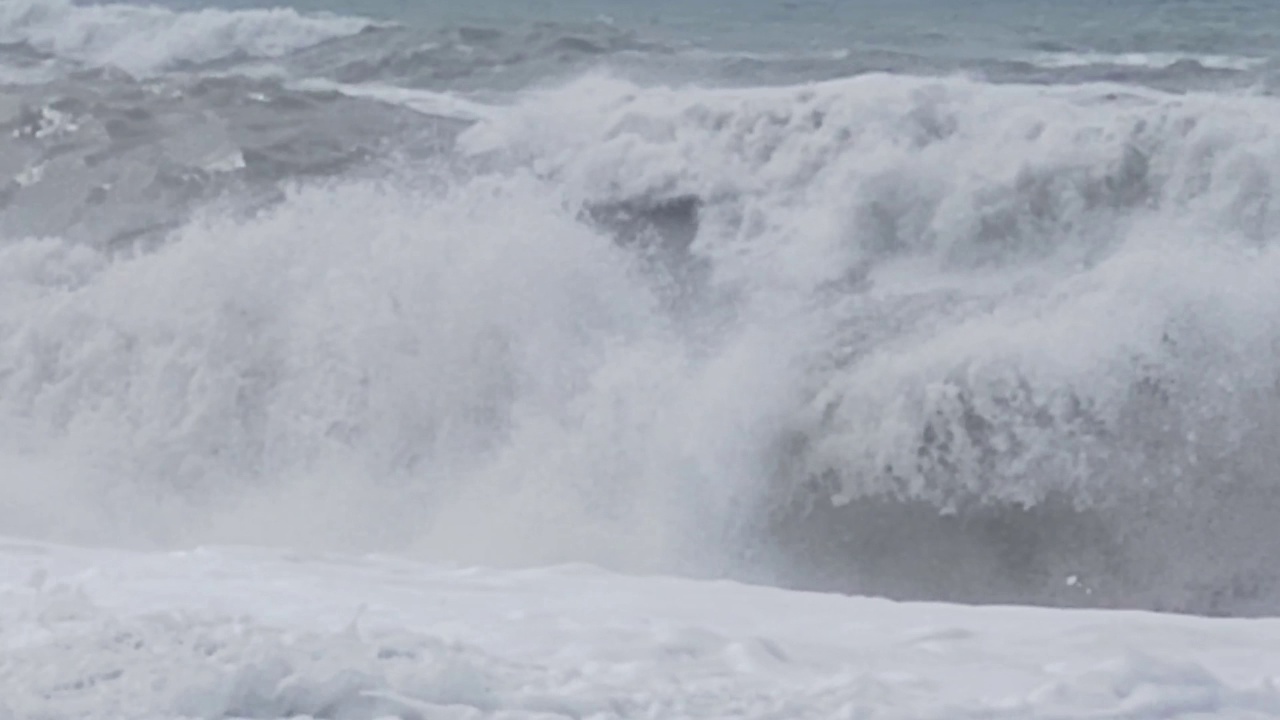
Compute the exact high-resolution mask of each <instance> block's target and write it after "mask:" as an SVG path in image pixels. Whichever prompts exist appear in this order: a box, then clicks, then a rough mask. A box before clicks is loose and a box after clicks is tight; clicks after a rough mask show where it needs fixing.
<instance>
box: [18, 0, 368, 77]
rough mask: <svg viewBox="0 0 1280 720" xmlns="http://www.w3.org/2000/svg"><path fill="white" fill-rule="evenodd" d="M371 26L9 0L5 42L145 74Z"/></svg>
mask: <svg viewBox="0 0 1280 720" xmlns="http://www.w3.org/2000/svg"><path fill="white" fill-rule="evenodd" d="M373 24H374V23H373V22H372V21H370V20H365V19H361V18H351V17H338V16H334V15H326V14H316V15H303V14H300V13H298V12H296V11H294V10H292V9H272V10H240V11H230V10H219V9H205V10H200V11H194V12H173V11H170V10H166V9H163V8H158V7H149V6H141V5H125V4H107V5H76V4H74V3H72V2H71V0H7V1H6V2H5V3H4V4H3V5H2V6H0V43H24V44H26V45H29V46H30V47H32V48H33V49H35V50H37V51H39V52H43V53H48V54H50V55H53V56H55V57H58V58H64V59H69V60H74V61H78V62H83V63H88V64H90V65H94V66H108V65H109V66H115V67H118V68H121V69H123V70H125V71H127V72H130V73H134V74H140V75H148V74H152V73H156V72H161V71H164V70H169V69H173V68H175V67H178V66H181V65H183V64H191V63H196V64H199V63H206V62H210V61H214V60H220V59H224V58H231V57H243V56H247V57H274V56H280V55H284V54H286V53H289V52H292V51H295V50H298V49H300V48H304V47H308V46H310V45H314V44H316V43H319V42H323V41H325V40H329V39H332V38H336V37H342V36H346V35H352V34H356V33H359V32H361V31H363V30H365V29H367V28H369V27H371V26H373Z"/></svg>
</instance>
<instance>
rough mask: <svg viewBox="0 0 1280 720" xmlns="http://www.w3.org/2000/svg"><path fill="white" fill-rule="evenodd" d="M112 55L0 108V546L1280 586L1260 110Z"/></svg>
mask: <svg viewBox="0 0 1280 720" xmlns="http://www.w3.org/2000/svg"><path fill="white" fill-rule="evenodd" d="M165 12H167V11H165ZM165 17H168V18H169V19H170V20H172V17H173V14H172V13H171V14H169V15H167V16H165ZM561 30H562V29H557V30H556V31H555V33H560V32H561ZM379 32H387V33H392V32H393V31H391V30H386V29H384V30H378V31H374V32H373V34H376V33H379ZM601 32H603V31H601ZM555 33H552V34H551V35H548V36H545V37H543V38H542V39H541V40H539V39H537V38H534V40H530V39H529V38H530V37H532V36H525V35H520V34H518V33H516V34H502V33H499V34H496V35H495V34H485V33H481V34H480V35H476V36H474V37H472V36H468V37H465V38H464V37H463V34H465V33H462V32H461V31H458V32H456V33H455V35H456V36H457V37H456V38H454V39H460V40H465V41H466V42H468V43H471V44H472V45H476V46H484V45H485V44H486V43H488V46H489V47H490V48H491V49H492V50H493V52H492V57H496V58H499V59H500V60H501V62H498V63H496V64H498V65H502V64H518V63H519V62H520V59H519V58H517V57H515V56H514V55H510V56H509V55H507V54H505V53H506V52H507V50H509V49H510V48H511V47H514V46H523V45H526V44H527V45H529V46H537V47H542V48H544V49H548V48H549V49H548V50H547V52H546V53H543V54H541V55H539V56H538V57H539V58H541V59H546V58H556V57H561V58H568V59H569V60H570V62H569V63H568V64H570V65H574V64H575V63H581V62H584V57H586V56H587V55H589V54H592V53H594V52H595V51H594V50H592V49H591V48H590V47H586V46H585V45H582V44H581V43H579V44H576V45H575V44H572V43H571V44H569V45H565V44H564V43H560V42H559V40H558V39H557V38H562V36H561V35H557V34H555ZM370 35H371V34H370V33H365V34H364V35H355V36H344V37H343V38H333V39H330V40H329V41H328V42H325V43H324V44H322V45H309V46H308V48H310V49H305V48H304V49H301V50H290V51H289V52H288V53H287V54H288V57H287V58H283V59H284V60H287V62H286V63H285V64H286V65H288V64H289V63H290V62H297V63H299V64H297V65H295V66H294V67H295V72H296V73H297V75H298V76H302V75H306V74H308V73H309V72H312V71H315V70H314V68H313V69H312V70H304V69H302V68H303V67H304V66H305V63H304V62H303V59H304V58H307V57H308V56H309V54H310V53H316V54H321V55H322V54H325V53H332V54H331V55H326V56H325V57H326V58H328V59H333V58H346V59H345V60H342V61H341V62H340V63H339V64H338V65H335V66H326V67H329V68H330V70H332V68H334V67H336V68H338V69H337V70H333V71H332V72H330V70H323V71H315V72H319V74H321V75H325V74H329V75H338V76H339V79H344V80H345V81H347V82H359V81H365V80H373V81H380V82H381V81H386V80H388V78H391V79H396V78H400V79H401V80H403V81H404V82H405V83H408V84H415V83H416V84H420V85H426V86H431V85H432V84H433V83H436V82H437V81H439V80H441V79H446V80H447V78H446V75H447V73H445V74H441V75H439V76H430V77H428V75H429V73H428V74H426V75H422V76H421V77H427V78H428V79H427V80H423V81H422V82H421V83H418V82H417V81H412V80H404V78H406V77H409V75H413V73H415V72H418V70H415V68H420V67H427V68H431V67H435V66H441V67H446V69H447V65H448V63H447V62H439V58H435V59H433V57H434V56H429V55H421V56H420V55H415V54H414V53H415V52H416V50H414V49H413V48H417V47H418V45H416V43H417V42H418V41H417V40H416V39H411V40H406V41H404V42H405V43H406V44H405V45H404V46H403V47H401V48H400V49H399V50H397V49H396V47H391V48H390V50H389V53H390V54H389V55H386V56H381V57H383V59H385V58H387V57H391V58H393V59H394V58H405V59H406V60H405V62H404V63H403V64H402V65H396V63H395V62H390V63H382V64H379V63H380V62H381V61H377V60H371V61H370V64H368V65H365V66H355V65H349V64H343V63H346V62H347V60H349V59H350V58H351V57H353V54H354V55H358V54H359V53H353V51H351V48H352V47H353V46H359V45H361V44H362V43H366V42H370V40H369V38H370ZM593 37H595V36H593ZM618 37H619V38H623V39H619V40H618V41H617V45H616V47H613V49H612V50H611V49H609V48H608V47H606V48H605V51H602V52H601V53H598V54H603V55H609V54H610V53H613V52H614V50H616V51H617V53H615V54H625V53H628V52H642V50H643V49H642V48H638V47H633V46H632V45H629V44H628V43H630V42H631V41H630V40H628V39H626V36H625V34H623V35H619V36H618ZM535 40H536V42H535ZM544 41H545V42H544ZM597 41H598V38H597V39H596V40H592V42H593V43H596V42H597ZM24 42H25V43H26V45H25V46H24V47H26V50H24V51H23V52H24V53H27V54H26V55H24V57H28V56H29V55H30V54H31V53H32V52H35V53H37V59H38V53H39V52H44V51H41V50H39V47H40V46H39V44H38V43H32V42H30V40H25V41H24ZM538 43H542V44H541V45H539V44H538ZM388 45H390V44H388ZM69 47H72V48H73V49H74V48H81V47H87V46H80V45H74V44H72V45H70V46H69ZM593 47H604V46H603V45H598V44H597V45H593ZM344 48H345V49H344ZM404 48H409V50H407V51H405V52H403V53H401V52H400V50H404ZM48 52H49V54H50V55H51V56H52V57H59V56H58V55H57V53H56V52H55V50H54V49H49V50H48ZM361 52H363V51H361ZM664 52H665V51H664ZM481 54H482V55H483V53H481ZM517 54H518V53H517ZM69 56H70V57H73V58H81V60H77V62H79V63H81V64H86V63H87V64H88V65H93V64H94V63H93V62H88V61H85V60H83V58H85V57H88V55H86V53H85V52H82V51H81V50H80V49H75V50H74V52H71V53H70V54H69ZM365 57H366V60H369V57H370V56H365ZM441 57H446V60H447V59H448V57H453V56H441ZM503 58H505V59H503ZM28 59H31V58H30V57H28ZM277 59H281V58H277ZM315 59H316V56H314V55H311V56H310V60H308V62H309V61H312V60H315ZM668 60H670V58H668ZM209 62H214V63H216V62H218V61H216V60H210V61H209ZM229 62H231V63H232V64H233V65H234V63H237V62H240V61H239V60H231V61H229ZM486 62H487V61H486ZM671 62H675V61H674V60H672V61H671ZM735 62H737V61H735ZM433 63H435V64H436V65H433ZM108 64H109V63H108ZM552 64H554V63H552ZM135 67H136V68H141V67H144V65H143V64H138V65H136V66H135ZM145 67H147V68H151V69H152V70H151V71H154V72H157V73H159V74H158V75H157V76H154V77H149V78H148V79H146V80H139V79H137V78H136V77H134V76H133V75H130V74H127V73H124V72H121V71H118V70H112V69H105V68H92V69H79V70H76V71H75V72H74V73H73V72H69V71H68V72H64V73H62V74H60V75H58V77H57V78H56V79H54V80H42V81H39V82H27V83H24V84H22V85H20V86H19V85H11V86H7V87H6V88H5V89H4V91H3V96H2V100H0V125H3V129H4V135H3V139H0V162H3V163H4V167H3V173H2V174H3V177H4V178H5V180H4V185H3V188H4V189H3V190H2V191H0V235H3V238H4V240H3V242H2V243H0V268H3V270H2V271H0V272H3V273H4V276H3V280H4V282H3V283H0V301H2V302H0V428H2V429H3V431H4V432H3V433H0V437H2V438H3V439H2V440H0V457H3V458H4V463H5V467H6V468H7V469H9V471H10V472H9V473H8V479H7V480H6V481H5V482H6V486H5V488H4V489H5V491H6V496H7V497H9V498H11V500H12V501H11V502H10V503H9V504H8V505H6V506H5V507H4V508H3V509H0V531H3V532H16V533H25V534H37V535H43V536H46V537H57V538H59V539H71V540H78V541H100V542H102V541H105V542H117V543H136V544H153V545H162V546H165V545H175V544H179V545H180V544H186V543H192V542H203V541H220V542H281V543H289V544H306V545H310V546H329V547H336V548H339V549H344V550H362V549H377V550H383V549H394V550H400V551H405V550H408V551H413V552H419V553H423V554H426V555H429V556H434V557H440V558H447V559H451V560H464V561H477V562H490V563H535V562H557V561H565V560H588V561H594V562H599V563H602V564H606V565H610V566H613V567H618V568H622V569H627V570H646V571H662V572H695V573H730V574H734V575H737V576H742V577H751V578H763V579H767V580H770V581H774V582H780V583H785V584H789V585H797V586H802V587H810V588H821V589H835V590H842V591H852V592H862V593H881V594H888V595H892V596H896V597H904V598H917V599H919V598H924V599H948V600H963V601H975V602H986V601H1003V602H1041V603H1051V604H1067V605H1111V606H1129V607H1148V608H1160V609H1169V610H1181V611H1193V612H1214V613H1227V614H1244V613H1263V612H1266V613H1271V612H1275V611H1276V609H1277V606H1280V590H1278V589H1277V587H1276V577H1275V573H1274V571H1273V569H1272V567H1271V562H1270V558H1273V557H1274V556H1275V553H1276V550H1278V549H1280V533H1277V532H1276V531H1275V530H1274V519H1275V518H1276V517H1277V514H1278V513H1280V500H1277V490H1276V488H1277V484H1276V482H1275V470H1274V468H1275V467H1277V461H1278V460H1280V458H1277V457H1275V455H1276V453H1277V450H1276V449H1275V443H1274V442H1273V441H1272V440H1271V438H1273V437H1274V436H1275V432H1276V430H1277V426H1278V425H1280V413H1277V409H1276V408H1277V399H1278V398H1277V393H1278V392H1280V391H1278V390H1277V388H1278V387H1280V377H1278V374H1280V371H1278V370H1277V369H1276V366H1275V352H1276V348H1277V346H1278V345H1280V320H1278V319H1277V317H1276V316H1275V312H1274V310H1275V308H1276V307H1280V291H1278V290H1277V289H1276V287H1277V286H1276V284H1275V282H1274V278H1275V277H1276V274H1277V271H1278V270H1280V254H1278V253H1277V251H1276V248H1275V243H1274V238H1275V237H1276V232H1277V229H1278V228H1277V215H1276V210H1275V208H1274V206H1273V204H1272V202H1271V198H1272V196H1273V184H1274V182H1275V178H1274V168H1275V167H1280V164H1277V162H1276V161H1277V160H1278V159H1280V158H1278V157H1277V155H1278V154H1280V144H1278V143H1277V138H1276V134H1275V133H1276V131H1275V129H1274V128H1275V127H1277V124H1276V119H1277V117H1276V115H1277V109H1278V106H1277V105H1276V102H1275V100H1274V99H1272V98H1269V97H1266V96H1243V95H1238V94H1230V93H1225V92H1185V91H1186V90H1187V88H1185V87H1184V88H1182V89H1181V91H1180V92H1178V93H1169V92H1162V91H1159V90H1155V89H1151V88H1143V87H1140V86H1139V85H1136V84H1126V85H1119V84H1105V85H1103V84H1097V83H1093V82H1083V83H1081V84H1069V85H1061V84H1030V83H992V82H987V81H979V80H973V79H968V80H966V79H952V78H947V79H937V78H930V77H927V76H906V75H901V74H889V73H881V74H874V73H873V74H863V75H860V76H858V77H853V78H844V79H839V80H833V81H829V82H822V83H805V84H802V85H794V84H791V85H789V84H779V85H776V86H773V87H737V88H707V87H690V86H687V85H684V84H680V85H670V84H666V83H663V82H655V81H647V82H640V81H637V80H635V79H630V80H627V79H621V78H619V77H618V75H617V74H616V73H611V72H608V71H598V72H594V73H590V74H587V75H582V74H581V73H579V72H577V71H576V70H575V71H574V72H575V73H577V74H576V76H575V78H574V79H572V80H568V81H562V82H559V83H557V84H555V85H552V86H550V87H546V88H543V89H539V90H521V91H517V92H510V93H508V94H506V95H504V96H502V100H503V102H502V103H501V104H498V103H490V104H487V105H483V106H481V105H480V104H479V103H478V102H476V101H475V100H474V99H468V102H472V103H473V104H474V105H475V106H477V107H482V108H483V112H478V113H475V114H473V115H469V116H468V117H467V118H466V119H463V118H453V119H451V118H447V117H439V116H434V115H425V114H423V113H421V112H415V111H413V110H410V109H409V108H408V107H405V106H401V105H396V104H392V103H388V102H383V101H378V100H374V99H371V98H367V97H366V98H362V97H354V95H356V94H357V93H355V92H350V93H348V94H344V93H340V92H337V91H334V90H327V91H317V90H315V89H305V87H304V86H300V85H298V84H296V83H291V82H289V81H287V80H283V79H249V78H246V77H239V76H236V75H235V74H234V73H231V72H223V73H222V74H221V75H220V76H218V77H214V76H210V75H203V74H200V73H196V72H186V71H184V72H182V73H169V72H162V71H160V70H155V68H172V67H173V66H172V65H169V64H166V63H160V64H159V65H157V64H155V63H150V64H147V65H145ZM228 67H230V66H224V67H221V71H226V70H227V69H228ZM361 67H363V68H365V70H368V72H367V73H366V74H360V73H364V72H365V70H362V69H361ZM186 69H187V70H188V71H189V70H191V68H190V67H187V68H186ZM1228 70H1229V68H1228ZM345 72H350V73H354V74H352V75H351V76H349V77H343V76H341V73H345ZM547 72H549V71H547ZM406 73H407V74H406ZM137 74H139V75H145V73H142V72H141V71H139V72H137ZM551 74H552V75H555V74H556V73H551ZM415 77H416V76H415ZM457 77H462V76H457ZM406 97H407V96H406ZM449 97H453V96H449ZM437 99H438V98H437ZM139 238H143V239H145V240H146V241H145V242H137V240H138V239H139ZM282 508H286V509H287V510H288V511H287V512H282V511H281V509H282Z"/></svg>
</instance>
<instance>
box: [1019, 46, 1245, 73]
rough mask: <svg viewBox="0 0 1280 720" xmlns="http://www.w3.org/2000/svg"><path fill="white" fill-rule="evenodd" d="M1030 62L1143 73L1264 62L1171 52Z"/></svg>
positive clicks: (1047, 57) (1052, 55) (1046, 55)
mask: <svg viewBox="0 0 1280 720" xmlns="http://www.w3.org/2000/svg"><path fill="white" fill-rule="evenodd" d="M1029 60H1030V62H1032V63H1034V64H1036V65H1039V66H1040V67H1044V68H1083V67H1090V66H1098V65H1111V66H1118V67H1132V68H1145V69H1163V68H1169V67H1171V66H1174V65H1178V64H1180V63H1187V64H1195V65H1199V66H1200V67H1204V68H1208V69H1211V70H1252V69H1255V68H1259V67H1262V66H1263V65H1266V64H1267V63H1268V62H1269V60H1268V59H1267V58H1258V57H1245V56H1236V55H1206V54H1197V53H1172V52H1126V53H1105V52H1093V51H1083V52H1073V51H1057V52H1043V53H1040V54H1037V55H1034V56H1032V57H1031V58H1030V59H1029Z"/></svg>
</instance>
